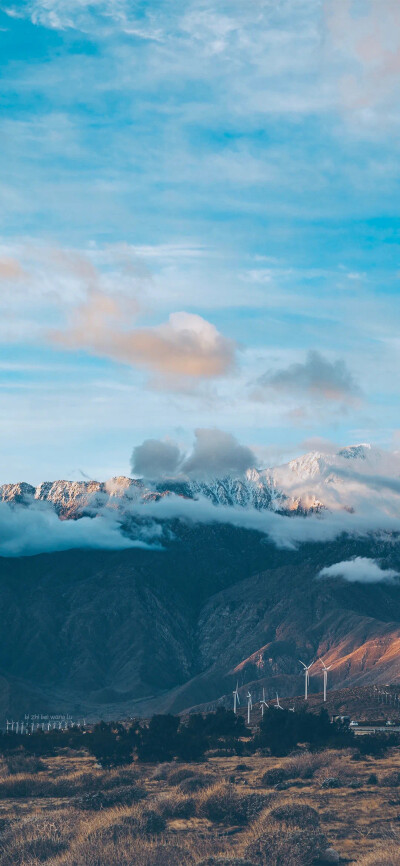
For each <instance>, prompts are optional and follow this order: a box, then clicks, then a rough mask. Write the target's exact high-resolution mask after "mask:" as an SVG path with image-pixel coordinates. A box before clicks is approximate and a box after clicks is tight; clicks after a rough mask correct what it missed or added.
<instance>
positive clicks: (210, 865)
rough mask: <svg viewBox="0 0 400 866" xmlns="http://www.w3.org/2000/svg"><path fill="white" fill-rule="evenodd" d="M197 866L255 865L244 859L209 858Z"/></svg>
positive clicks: (200, 861) (199, 862)
mask: <svg viewBox="0 0 400 866" xmlns="http://www.w3.org/2000/svg"><path fill="white" fill-rule="evenodd" d="M196 866H254V863H251V862H250V860H243V859H242V857H207V859H206V860H199V861H198V862H197V863H196Z"/></svg>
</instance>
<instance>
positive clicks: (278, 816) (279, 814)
mask: <svg viewBox="0 0 400 866" xmlns="http://www.w3.org/2000/svg"><path fill="white" fill-rule="evenodd" d="M270 815H271V818H273V819H274V820H275V821H284V822H285V823H286V824H291V825H294V826H296V827H318V825H319V822H320V818H319V815H318V812H317V810H316V809H313V807H312V806H309V805H308V803H295V802H291V803H282V804H281V805H280V806H276V807H275V808H274V809H271V812H270Z"/></svg>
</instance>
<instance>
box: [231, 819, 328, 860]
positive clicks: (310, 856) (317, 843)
mask: <svg viewBox="0 0 400 866" xmlns="http://www.w3.org/2000/svg"><path fill="white" fill-rule="evenodd" d="M325 850H326V839H325V836H324V834H323V833H321V832H320V831H319V830H316V829H313V828H310V827H308V828H307V829H306V830H303V829H298V830H297V829H296V830H286V831H285V830H284V829H283V828H279V829H276V830H275V829H267V830H264V831H261V832H260V834H259V835H255V837H254V838H253V839H252V841H251V842H250V844H249V845H248V846H247V848H246V849H245V852H244V853H245V856H247V857H248V858H249V859H250V860H252V861H253V862H254V863H257V866H311V864H312V863H313V862H314V860H317V859H318V858H320V857H321V856H322V855H323V853H324V851H325Z"/></svg>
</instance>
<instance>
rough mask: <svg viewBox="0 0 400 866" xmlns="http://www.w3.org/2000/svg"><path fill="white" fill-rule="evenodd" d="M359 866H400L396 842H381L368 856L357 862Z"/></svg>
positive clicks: (399, 852) (399, 851)
mask: <svg viewBox="0 0 400 866" xmlns="http://www.w3.org/2000/svg"><path fill="white" fill-rule="evenodd" d="M357 862H358V864H359V866H400V848H399V844H398V842H381V843H379V844H378V845H377V846H376V847H375V848H374V850H373V851H371V853H370V854H366V856H365V857H362V858H361V860H358V861H357Z"/></svg>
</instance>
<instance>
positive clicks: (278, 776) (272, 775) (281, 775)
mask: <svg viewBox="0 0 400 866" xmlns="http://www.w3.org/2000/svg"><path fill="white" fill-rule="evenodd" d="M287 778H288V775H287V773H286V770H284V769H283V767H271V769H270V770H266V772H265V773H263V775H262V776H261V784H262V785H264V787H265V788H273V787H274V785H278V784H279V783H280V782H285V781H286V779H287Z"/></svg>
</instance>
